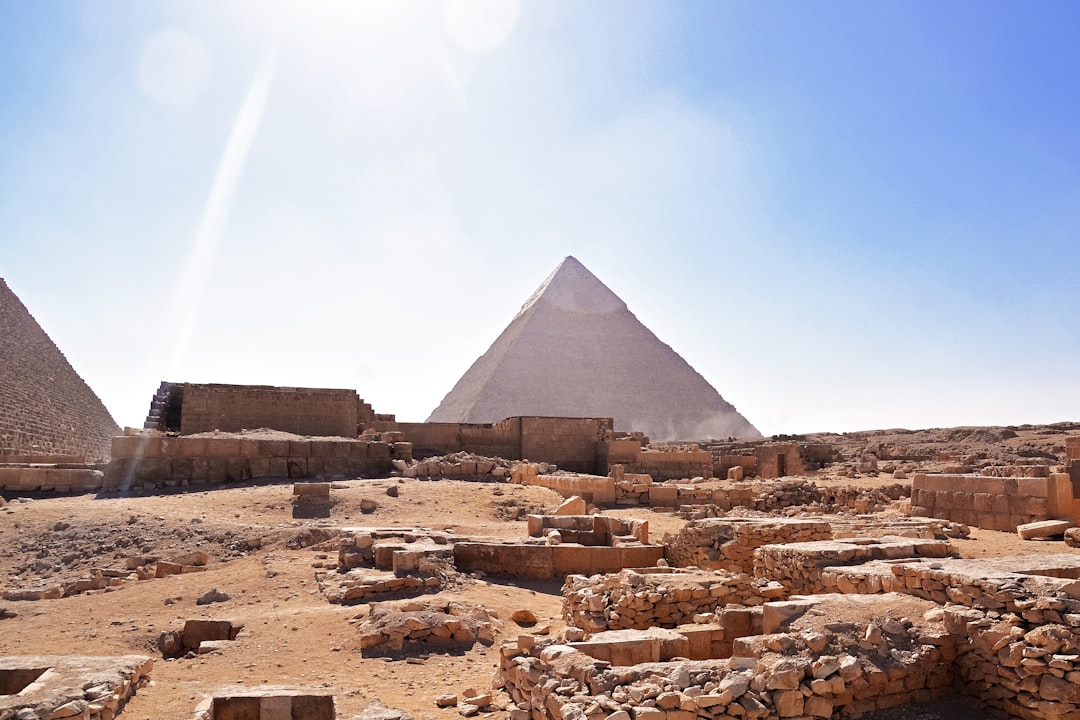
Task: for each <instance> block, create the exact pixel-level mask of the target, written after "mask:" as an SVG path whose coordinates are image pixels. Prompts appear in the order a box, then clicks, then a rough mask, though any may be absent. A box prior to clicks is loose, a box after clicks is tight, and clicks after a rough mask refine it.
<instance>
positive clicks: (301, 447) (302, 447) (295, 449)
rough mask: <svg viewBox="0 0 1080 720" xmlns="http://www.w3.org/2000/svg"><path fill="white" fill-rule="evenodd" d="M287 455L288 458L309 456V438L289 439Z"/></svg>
mask: <svg viewBox="0 0 1080 720" xmlns="http://www.w3.org/2000/svg"><path fill="white" fill-rule="evenodd" d="M289 457H290V458H306V457H311V441H309V440H290V441H289Z"/></svg>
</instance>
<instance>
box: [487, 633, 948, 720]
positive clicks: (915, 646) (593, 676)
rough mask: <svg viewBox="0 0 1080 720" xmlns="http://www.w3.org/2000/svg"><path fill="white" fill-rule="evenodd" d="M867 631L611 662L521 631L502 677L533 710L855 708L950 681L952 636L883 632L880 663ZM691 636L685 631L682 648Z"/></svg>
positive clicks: (547, 716) (775, 713)
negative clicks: (720, 654) (807, 652)
mask: <svg viewBox="0 0 1080 720" xmlns="http://www.w3.org/2000/svg"><path fill="white" fill-rule="evenodd" d="M863 631H864V628H862V627H857V626H855V624H853V631H852V632H851V633H850V634H840V633H835V634H833V636H832V638H826V643H827V644H828V646H829V654H828V655H823V656H822V657H820V658H818V659H816V660H812V659H810V658H808V657H800V656H794V657H789V656H786V650H792V649H795V650H802V649H803V648H806V647H807V646H810V645H814V646H816V647H820V645H817V643H819V642H820V640H821V639H822V638H821V637H820V636H816V637H815V635H816V634H813V633H811V634H806V635H802V634H788V633H784V634H777V635H765V636H757V637H751V638H745V639H735V641H734V646H735V649H734V654H735V656H734V657H731V658H728V659H720V660H693V659H691V660H681V661H679V662H645V663H642V664H637V665H632V666H631V665H616V666H615V667H613V666H612V663H611V662H610V661H609V660H602V659H597V658H595V657H592V656H591V655H590V654H586V652H583V651H582V650H584V649H586V648H582V649H577V648H575V647H572V646H570V645H557V644H554V641H552V640H546V639H538V638H536V637H535V636H527V635H526V636H521V637H519V638H518V640H517V641H516V642H508V643H505V644H504V645H503V646H502V648H501V650H502V652H501V665H500V672H499V680H500V681H501V682H502V683H503V684H504V686H505V688H506V690H507V692H508V693H509V695H510V697H511V699H512V700H513V701H514V702H515V703H516V704H517V705H518V707H522V708H524V707H527V708H530V710H529V718H530V720H553V719H555V718H582V717H627V718H630V717H632V718H637V719H640V720H729V719H730V718H756V719H757V720H774V719H777V718H808V719H809V718H831V717H858V716H861V715H865V714H867V713H871V712H874V711H875V710H880V709H885V708H890V707H895V706H897V705H906V704H908V703H911V702H926V701H928V700H930V699H931V698H933V697H934V696H936V695H940V694H941V693H943V692H944V691H945V690H946V689H947V688H948V686H949V684H950V677H949V672H948V662H949V661H951V660H952V658H953V654H954V652H955V651H954V649H953V647H952V638H950V637H948V636H947V635H944V636H942V635H938V634H930V633H926V632H923V631H921V630H920V628H918V627H911V628H907V629H905V630H904V632H903V633H899V634H898V635H897V637H896V639H894V637H893V636H892V635H887V634H882V637H881V639H880V640H879V643H878V644H879V646H880V649H879V650H878V651H877V652H880V656H881V657H889V658H890V662H889V663H887V664H884V663H880V661H878V663H875V662H872V661H871V660H870V659H869V658H866V657H861V656H865V655H866V652H865V651H864V650H862V649H861V648H860V647H859V644H860V642H863V640H862V637H861V635H862V634H863ZM624 632H625V631H624ZM652 632H654V633H655V632H656V631H652ZM662 632H668V633H670V632H671V631H662ZM609 634H610V633H609ZM648 640H649V638H647V637H640V636H639V637H637V638H635V639H633V645H635V646H640V645H646V646H647V645H650V644H651V645H654V646H655V645H662V644H663V643H664V641H665V638H663V637H657V638H655V639H653V642H652V643H649V642H648ZM625 644H630V643H625ZM667 644H668V645H671V646H673V647H674V648H676V649H674V650H672V651H669V652H667V653H665V652H664V650H663V648H662V647H661V648H660V649H659V652H654V653H653V654H654V655H657V654H658V655H660V658H658V659H661V660H662V659H665V658H666V656H673V655H681V656H682V657H684V658H685V657H687V656H688V655H691V654H692V653H690V652H686V651H685V650H684V649H682V648H679V647H678V645H679V643H678V642H677V639H674V638H672V639H668V640H667ZM577 645H579V646H584V645H587V643H579V644H577ZM687 645H689V642H688V639H684V640H683V642H682V646H683V648H685V647H686V646H687ZM901 648H904V649H901ZM906 648H911V649H906ZM785 649H786V650H785ZM637 654H640V653H637Z"/></svg>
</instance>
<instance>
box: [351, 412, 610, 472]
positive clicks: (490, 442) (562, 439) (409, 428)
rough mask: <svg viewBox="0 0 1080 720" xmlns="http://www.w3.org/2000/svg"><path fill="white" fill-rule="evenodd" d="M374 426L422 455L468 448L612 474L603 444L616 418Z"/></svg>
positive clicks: (499, 455) (372, 427) (395, 423)
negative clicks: (602, 452) (601, 449)
mask: <svg viewBox="0 0 1080 720" xmlns="http://www.w3.org/2000/svg"><path fill="white" fill-rule="evenodd" d="M370 429H372V430H375V431H379V432H400V433H401V434H402V436H403V437H404V438H405V439H406V440H408V441H409V442H411V443H412V444H413V446H414V448H415V451H416V455H417V457H428V456H431V455H447V454H450V453H456V452H468V453H474V454H476V455H483V456H485V457H502V458H527V459H530V460H533V461H536V462H544V463H551V464H553V465H556V466H557V467H559V468H560V469H563V470H571V471H573V472H581V473H594V472H604V473H606V472H607V467H606V465H604V463H603V462H602V458H601V457H600V455H599V454H598V453H599V450H598V448H599V447H600V446H601V445H602V444H603V443H605V442H606V441H608V440H610V439H611V437H612V435H613V434H614V433H613V431H612V420H611V418H560V417H513V418H507V419H506V420H501V421H499V422H497V423H491V424H490V425H488V424H475V423H399V422H390V421H376V422H374V423H372V425H371V428H370ZM601 466H603V467H601Z"/></svg>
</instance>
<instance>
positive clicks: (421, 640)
mask: <svg viewBox="0 0 1080 720" xmlns="http://www.w3.org/2000/svg"><path fill="white" fill-rule="evenodd" d="M501 625H502V623H501V622H500V621H499V619H498V617H497V616H496V615H495V613H493V612H492V611H490V610H487V609H486V608H484V607H481V606H479V605H471V604H467V603H461V602H449V603H446V604H435V603H428V604H424V603H418V602H415V601H412V602H408V603H406V604H404V605H399V604H391V603H372V604H371V606H370V612H369V614H368V617H367V618H366V619H365V620H364V622H363V623H361V624H360V626H359V632H360V648H361V652H362V653H363V654H364V655H365V656H372V655H379V654H384V653H386V652H392V651H400V650H403V649H404V648H405V646H406V645H445V646H449V645H460V646H471V645H472V644H473V643H475V642H481V643H484V644H487V645H490V644H491V643H493V642H494V641H495V634H496V633H497V632H498V631H499V629H500V628H501Z"/></svg>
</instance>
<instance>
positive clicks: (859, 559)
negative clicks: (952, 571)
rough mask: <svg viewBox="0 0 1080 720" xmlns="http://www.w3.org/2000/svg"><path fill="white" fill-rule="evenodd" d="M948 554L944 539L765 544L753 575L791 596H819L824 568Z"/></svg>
mask: <svg viewBox="0 0 1080 720" xmlns="http://www.w3.org/2000/svg"><path fill="white" fill-rule="evenodd" d="M952 553H953V548H952V545H950V544H949V542H948V541H947V540H922V539H919V538H899V537H888V536H886V537H882V538H846V539H843V540H818V541H815V542H798V543H790V544H786V545H765V546H763V547H761V548H760V549H759V550H758V551H757V553H756V555H755V559H754V574H755V575H757V576H758V577H766V578H771V579H775V580H777V581H778V582H781V583H783V584H784V587H786V588H787V589H788V591H789V592H791V593H800V594H806V593H821V592H826V585H825V584H824V582H823V581H822V574H823V573H824V571H825V568H827V567H833V566H838V565H860V564H862V563H867V562H870V561H871V560H890V559H893V560H895V559H906V558H919V557H932V558H943V557H949V556H950V555H952Z"/></svg>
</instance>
